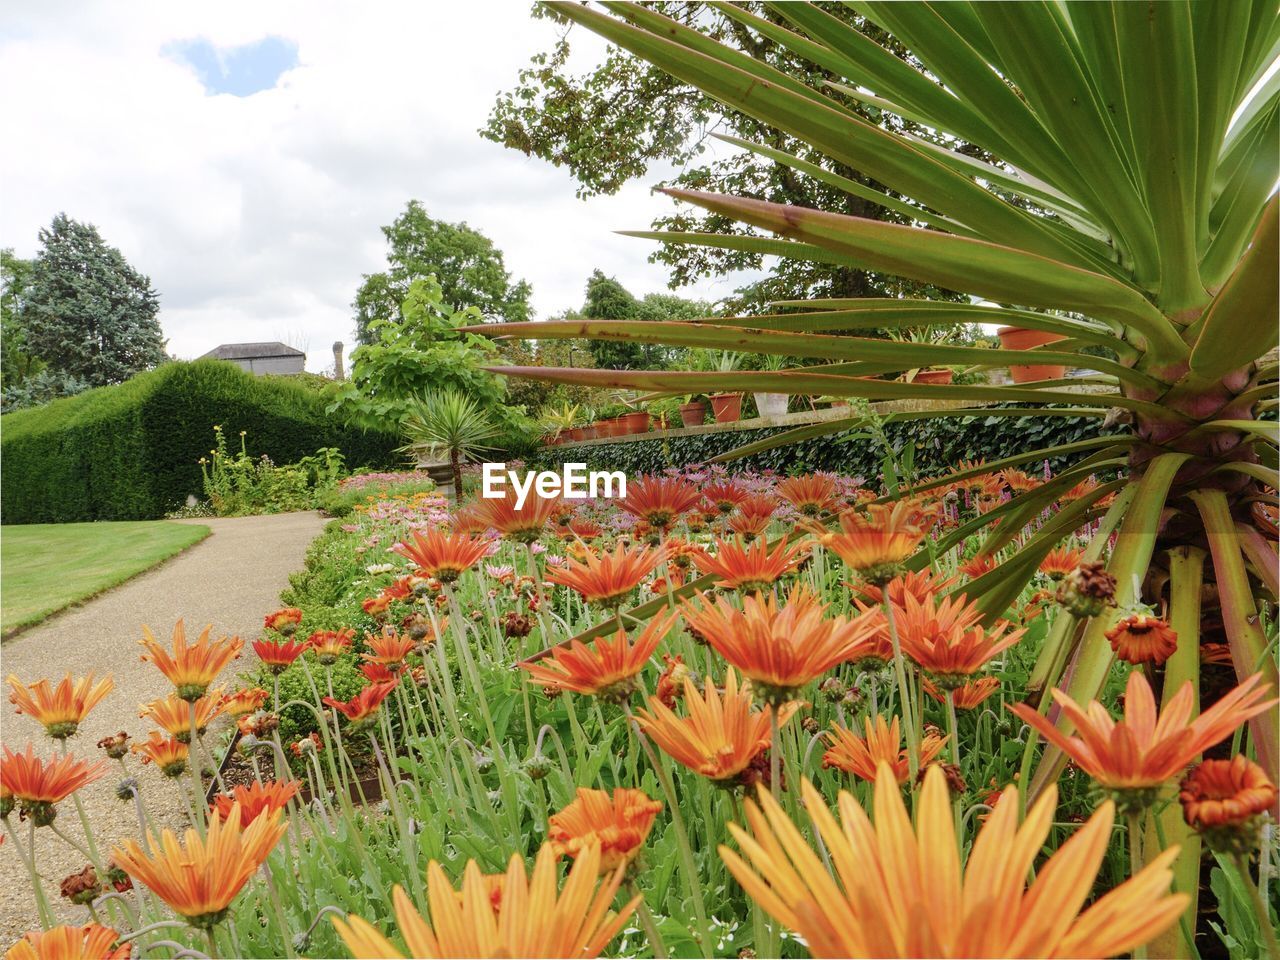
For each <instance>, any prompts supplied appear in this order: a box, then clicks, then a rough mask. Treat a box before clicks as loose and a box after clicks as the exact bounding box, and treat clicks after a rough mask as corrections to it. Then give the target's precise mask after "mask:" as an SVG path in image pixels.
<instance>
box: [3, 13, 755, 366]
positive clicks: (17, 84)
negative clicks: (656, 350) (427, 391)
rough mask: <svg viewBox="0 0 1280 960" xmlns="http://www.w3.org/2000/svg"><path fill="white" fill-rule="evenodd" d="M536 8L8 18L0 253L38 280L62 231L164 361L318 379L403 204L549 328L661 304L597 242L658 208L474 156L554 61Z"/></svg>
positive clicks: (509, 159) (622, 247)
mask: <svg viewBox="0 0 1280 960" xmlns="http://www.w3.org/2000/svg"><path fill="white" fill-rule="evenodd" d="M529 7H530V4H529V3H528V2H527V0H487V2H483V3H478V2H468V3H434V2H433V3H425V2H413V3H409V2H396V3H390V2H371V3H361V4H354V3H338V2H332V3H324V2H319V3H317V2H305V3H303V2H273V3H270V4H263V3H238V2H228V3H219V4H212V3H206V4H185V3H184V4H175V3H169V2H160V0H153V2H130V3H101V4H98V3H79V2H76V3H71V2H41V3H27V4H19V3H17V2H16V0H8V2H6V3H5V5H4V8H5V14H4V18H3V23H2V24H0V89H4V90H6V91H9V94H10V95H9V96H8V97H7V98H6V101H7V102H6V108H5V128H6V129H5V142H6V149H4V150H3V151H0V191H3V194H2V197H0V246H5V247H13V248H14V249H15V251H16V252H17V254H18V255H19V256H31V255H32V254H34V253H35V250H36V247H37V236H36V235H37V231H38V230H39V229H40V228H41V227H42V226H44V225H47V224H48V222H49V221H50V219H51V218H52V217H53V215H54V214H55V213H57V212H58V211H65V212H66V213H67V214H68V215H70V216H72V217H75V218H77V219H81V220H87V221H90V222H92V223H94V224H96V225H97V226H98V228H99V230H100V231H101V232H102V234H103V236H104V237H105V238H106V240H107V241H108V242H109V243H111V244H112V245H114V246H117V247H119V248H120V249H121V250H122V251H123V253H124V255H125V256H126V257H127V258H128V259H129V260H130V262H132V263H133V264H134V266H136V267H137V268H138V269H140V270H141V271H143V272H144V273H146V274H148V275H149V276H150V277H151V280H152V283H153V284H154V286H155V287H156V289H157V290H158V291H159V292H160V295H161V314H160V319H161V323H162V325H163V327H164V332H165V335H166V336H167V337H168V339H169V349H170V351H171V352H172V353H173V354H175V355H176V356H178V357H182V358H190V357H195V356H199V355H200V354H202V353H204V352H205V351H207V350H209V349H211V348H213V347H214V346H216V345H218V344H219V343H226V342H238V341H248V340H277V339H278V340H285V341H288V342H291V343H293V344H295V345H296V346H299V347H301V348H303V349H306V350H307V351H308V360H307V366H308V369H312V370H323V369H324V368H325V367H326V366H328V365H329V364H330V363H331V360H332V358H331V354H330V350H329V348H330V345H331V344H332V342H333V341H334V340H338V339H341V340H345V341H347V342H348V347H350V340H351V328H352V321H351V309H350V306H349V304H350V302H351V299H352V297H353V295H354V293H355V290H356V287H357V286H358V285H359V283H360V277H361V274H363V273H368V272H371V271H375V270H379V269H381V268H382V265H383V262H384V255H385V243H384V240H383V237H382V234H381V233H380V231H379V229H378V228H379V226H380V225H382V224H386V223H389V222H390V221H391V220H392V219H393V218H394V217H395V215H396V214H397V212H399V210H400V209H402V208H403V206H404V204H405V202H406V201H407V200H409V199H410V198H411V197H416V198H418V199H420V200H421V201H422V202H423V203H424V204H425V205H426V206H427V209H428V210H429V211H430V212H431V214H432V215H433V216H436V217H440V218H444V219H447V220H451V221H457V220H465V221H466V222H467V223H468V224H470V225H471V226H473V227H475V228H477V229H479V230H480V231H481V232H483V233H485V234H487V235H488V236H489V237H490V238H491V239H492V240H493V241H494V242H495V243H496V244H497V245H498V247H499V248H500V249H501V250H502V251H503V252H504V254H505V256H506V262H507V266H508V269H510V270H511V272H512V274H513V276H516V277H523V278H524V279H527V280H528V281H529V282H530V283H532V284H533V291H534V296H533V303H534V308H535V310H536V313H537V315H538V316H540V317H545V316H547V315H548V314H551V313H554V312H557V311H559V310H561V309H563V308H565V307H569V306H578V305H580V304H581V302H582V293H583V286H584V284H585V281H586V277H587V275H588V274H589V273H590V271H591V270H592V269H593V268H594V267H600V268H601V269H602V270H604V271H605V272H606V273H609V274H613V275H615V276H617V277H618V279H620V280H621V281H622V282H623V283H625V284H626V285H627V286H628V287H629V288H630V289H631V290H632V291H633V292H635V293H637V294H643V293H646V292H649V291H653V290H660V289H665V271H663V270H662V269H661V268H660V267H658V266H656V265H652V264H649V263H647V257H648V254H649V250H650V246H649V244H647V243H646V242H645V241H641V240H632V239H627V238H623V237H618V236H615V235H613V234H612V233H611V231H613V230H616V229H628V228H633V229H634V228H644V227H647V226H648V224H649V222H650V220H651V219H652V217H653V216H654V215H655V213H657V212H659V211H661V210H663V209H666V208H667V206H668V204H669V202H670V201H668V200H665V199H663V198H661V197H658V196H653V195H651V194H650V192H649V189H648V186H647V185H645V184H634V185H632V186H631V187H629V188H628V189H626V190H624V191H623V192H622V193H621V194H619V195H618V196H615V197H606V198H596V199H593V200H590V201H582V200H579V199H577V198H576V197H575V196H574V183H573V181H572V180H571V179H570V177H569V175H568V174H567V172H565V171H563V170H557V169H555V168H553V167H551V166H550V165H549V164H546V163H544V162H542V161H540V160H536V159H527V158H525V157H524V156H523V155H521V154H518V153H516V152H514V151H511V150H507V149H505V148H503V147H501V146H499V145H497V144H494V143H490V142H489V141H487V140H483V139H481V138H480V136H479V135H478V134H477V133H476V130H477V129H478V128H479V127H480V126H482V125H483V124H484V121H485V118H486V116H487V114H488V109H489V106H490V104H491V103H492V102H493V99H494V97H495V95H496V94H497V93H498V92H499V91H500V90H503V89H507V88H510V87H511V86H512V85H513V83H514V81H515V78H516V73H517V71H518V70H519V69H520V68H521V67H522V66H524V65H525V64H526V62H527V60H528V58H529V56H530V54H532V53H533V52H534V51H536V50H539V49H546V48H547V47H548V46H549V45H550V43H551V41H552V40H553V39H554V37H555V31H556V30H557V29H558V28H556V27H555V26H554V25H551V24H548V23H546V22H545V21H535V20H532V19H531V18H530V16H529ZM574 38H575V46H580V47H581V48H582V49H581V51H580V52H579V54H578V55H579V56H581V57H583V58H584V60H588V59H590V58H592V57H594V56H598V55H599V52H600V50H601V49H602V48H601V47H600V46H599V45H598V44H596V43H595V42H594V38H592V37H590V36H589V35H587V34H586V33H585V32H584V31H580V30H579V31H575V34H574ZM664 173H665V171H661V170H658V171H653V176H652V178H651V179H652V180H656V179H659V178H660V177H661V176H662V175H663V174H664ZM734 285H736V284H735V283H734V282H733V281H730V280H725V279H723V278H721V279H716V280H710V281H707V282H706V283H705V284H704V285H703V286H701V287H699V288H695V289H694V290H693V291H691V295H692V294H696V295H699V296H705V297H708V298H711V299H714V298H716V297H717V296H720V295H723V294H724V293H726V292H728V290H729V289H731V288H732V287H733V286H734Z"/></svg>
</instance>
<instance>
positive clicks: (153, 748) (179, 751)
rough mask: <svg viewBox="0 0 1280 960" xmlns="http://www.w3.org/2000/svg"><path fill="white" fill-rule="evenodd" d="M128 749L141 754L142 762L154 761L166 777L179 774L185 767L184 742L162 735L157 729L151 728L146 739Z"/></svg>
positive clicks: (185, 745)
mask: <svg viewBox="0 0 1280 960" xmlns="http://www.w3.org/2000/svg"><path fill="white" fill-rule="evenodd" d="M129 749H130V750H132V751H133V752H134V753H138V754H141V755H142V762H143V763H154V764H155V765H156V766H157V767H159V768H160V772H161V773H163V774H164V775H165V776H166V777H176V776H179V775H180V774H182V773H183V772H184V771H186V769H187V755H188V748H187V744H186V742H184V741H182V740H179V739H177V738H176V737H166V736H163V735H162V734H161V733H160V732H159V731H158V730H152V731H151V733H150V734H148V735H147V739H146V740H144V741H142V742H141V743H135V744H133V746H131V747H130V748H129Z"/></svg>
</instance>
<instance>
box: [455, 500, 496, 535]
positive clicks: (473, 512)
mask: <svg viewBox="0 0 1280 960" xmlns="http://www.w3.org/2000/svg"><path fill="white" fill-rule="evenodd" d="M449 528H450V529H451V530H452V531H453V532H454V533H467V534H475V533H484V532H485V531H486V530H488V529H489V521H488V519H487V518H486V517H485V516H484V514H483V513H482V512H481V510H480V505H479V504H476V503H468V504H467V505H466V506H465V507H459V508H458V509H457V510H455V511H454V512H453V516H452V517H451V518H450V519H449Z"/></svg>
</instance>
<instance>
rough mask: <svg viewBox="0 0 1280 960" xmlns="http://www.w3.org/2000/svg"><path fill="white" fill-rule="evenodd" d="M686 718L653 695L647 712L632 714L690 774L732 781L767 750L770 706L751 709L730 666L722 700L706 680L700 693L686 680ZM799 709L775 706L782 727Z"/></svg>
mask: <svg viewBox="0 0 1280 960" xmlns="http://www.w3.org/2000/svg"><path fill="white" fill-rule="evenodd" d="M684 703H685V708H686V710H687V711H688V716H686V717H684V718H681V717H677V716H676V715H675V713H674V712H673V711H672V710H671V709H670V708H669V707H667V706H666V705H665V704H664V703H663V702H662V701H661V700H659V699H658V698H657V697H650V698H649V707H648V709H647V710H638V711H636V722H637V723H639V724H640V727H641V729H642V730H644V732H645V733H647V734H648V735H649V737H650V739H652V740H653V742H654V743H656V744H657V745H658V746H659V747H661V748H662V749H663V751H665V752H666V753H667V754H668V755H669V756H670V757H671V758H672V759H673V760H676V761H677V762H678V763H681V764H683V765H684V766H686V767H688V768H689V769H690V770H692V771H693V772H694V773H697V774H700V775H702V776H704V777H706V778H707V779H708V780H714V781H716V782H717V783H724V782H727V781H731V780H735V779H736V778H737V777H738V776H739V775H740V774H741V773H742V772H743V771H744V770H746V769H747V768H748V767H749V766H751V762H752V761H753V760H755V758H756V757H757V756H758V755H759V754H761V753H763V752H764V751H766V750H768V749H769V740H770V718H771V716H772V714H773V708H772V707H768V706H766V707H765V708H764V709H762V710H758V711H757V710H753V709H752V706H753V703H752V698H751V693H750V691H749V690H746V689H740V688H739V687H738V675H737V674H736V673H734V671H733V668H732V667H730V668H729V671H728V673H727V674H726V676H725V681H724V694H723V696H722V695H721V694H720V692H719V691H717V690H716V685H715V683H713V682H712V680H711V678H710V677H707V679H706V683H705V684H703V689H702V691H701V692H699V691H698V688H697V687H695V686H694V685H693V681H692V680H685V682H684ZM799 709H800V703H799V702H798V701H794V700H793V701H791V702H789V703H785V704H783V705H782V706H781V707H779V708H778V726H779V727H782V726H784V725H785V724H786V723H787V721H788V720H790V719H791V717H792V716H794V714H795V712H796V711H797V710H799Z"/></svg>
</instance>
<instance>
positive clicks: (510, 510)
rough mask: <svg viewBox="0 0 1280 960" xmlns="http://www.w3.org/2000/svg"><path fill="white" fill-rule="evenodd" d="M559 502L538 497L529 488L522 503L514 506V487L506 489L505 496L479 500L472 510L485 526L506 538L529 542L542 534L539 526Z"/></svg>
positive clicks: (546, 519) (548, 517) (542, 524)
mask: <svg viewBox="0 0 1280 960" xmlns="http://www.w3.org/2000/svg"><path fill="white" fill-rule="evenodd" d="M559 503H560V502H559V501H558V500H556V499H555V498H547V497H540V496H538V495H537V494H536V493H533V492H530V494H529V496H528V497H527V498H526V499H525V501H524V506H522V507H520V508H518V509H517V507H516V494H515V491H514V490H508V491H507V495H506V496H505V497H502V498H495V499H492V500H481V501H480V503H479V504H478V505H477V506H476V510H477V511H478V513H479V515H480V516H482V517H483V518H484V520H485V522H486V523H487V524H488V525H489V526H491V527H493V529H495V530H497V531H498V532H499V533H500V534H502V535H503V536H504V537H506V538H508V539H509V540H514V541H515V542H516V543H533V541H535V540H537V539H538V538H539V537H540V536H542V530H543V528H544V527H545V526H546V525H547V521H549V520H550V519H551V518H552V517H553V516H554V515H555V512H556V510H557V509H559Z"/></svg>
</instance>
